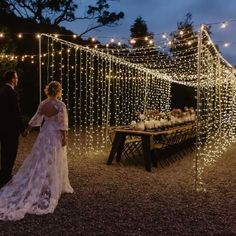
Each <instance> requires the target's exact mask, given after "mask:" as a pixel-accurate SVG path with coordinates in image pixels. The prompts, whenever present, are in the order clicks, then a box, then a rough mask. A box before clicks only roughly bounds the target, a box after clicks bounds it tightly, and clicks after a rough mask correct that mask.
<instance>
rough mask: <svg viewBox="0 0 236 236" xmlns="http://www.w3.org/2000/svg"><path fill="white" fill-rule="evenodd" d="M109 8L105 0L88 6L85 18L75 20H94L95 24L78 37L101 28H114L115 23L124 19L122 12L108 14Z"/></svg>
mask: <svg viewBox="0 0 236 236" xmlns="http://www.w3.org/2000/svg"><path fill="white" fill-rule="evenodd" d="M109 7H110V5H109V4H108V3H107V0H97V2H96V6H91V5H89V6H88V10H87V13H86V16H84V17H78V18H77V19H80V20H83V19H89V20H95V21H96V23H95V24H93V25H91V26H90V27H88V28H87V29H86V30H85V31H84V32H83V33H81V34H80V36H82V35H84V34H86V33H88V32H89V31H91V30H94V29H98V28H101V27H103V26H116V25H117V22H118V21H119V20H121V19H123V18H124V13H123V12H119V13H116V12H109V11H108V9H109Z"/></svg>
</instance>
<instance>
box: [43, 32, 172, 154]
mask: <svg viewBox="0 0 236 236" xmlns="http://www.w3.org/2000/svg"><path fill="white" fill-rule="evenodd" d="M40 50H41V52H40V55H41V57H40V71H41V76H40V77H41V88H44V87H45V85H46V84H47V83H48V82H50V81H51V80H58V81H60V82H61V83H62V85H63V101H65V103H66V105H67V107H68V113H69V118H70V120H69V123H70V126H71V127H73V129H74V131H75V132H74V148H75V150H77V151H81V152H85V153H86V152H90V151H94V150H101V148H102V147H104V146H106V144H107V143H108V142H110V140H109V135H108V129H109V127H110V126H111V125H112V126H113V125H115V126H119V125H127V124H129V123H130V122H131V120H132V119H134V118H135V114H136V113H137V112H145V111H146V110H147V109H148V110H150V109H152V110H154V109H155V110H157V109H159V110H160V111H168V110H169V109H170V84H171V82H170V77H169V76H168V75H166V74H163V73H159V72H157V71H152V70H150V69H148V68H145V67H142V66H140V65H139V66H138V65H135V64H133V63H130V62H128V61H126V60H124V59H122V58H118V57H115V56H114V55H111V54H109V53H107V52H102V51H100V50H96V49H90V48H86V47H82V46H79V45H76V44H73V43H70V42H67V41H64V40H61V39H59V38H57V37H53V36H50V35H44V34H42V35H41V37H40ZM41 95H42V96H43V93H42V91H41Z"/></svg>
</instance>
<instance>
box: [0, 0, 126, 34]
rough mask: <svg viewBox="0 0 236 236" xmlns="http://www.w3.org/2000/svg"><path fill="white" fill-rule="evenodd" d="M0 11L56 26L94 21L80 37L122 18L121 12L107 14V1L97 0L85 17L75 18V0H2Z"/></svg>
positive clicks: (112, 24) (111, 24)
mask: <svg viewBox="0 0 236 236" xmlns="http://www.w3.org/2000/svg"><path fill="white" fill-rule="evenodd" d="M0 6H1V11H3V12H5V13H11V14H13V15H15V16H18V17H20V18H23V19H31V20H32V21H33V22H35V23H38V24H48V25H54V26H57V25H59V24H61V23H62V22H72V21H75V20H84V19H86V20H88V19H89V20H96V23H97V24H96V25H92V26H90V27H88V29H87V30H86V31H85V32H82V33H81V35H83V34H85V33H87V32H89V31H91V30H94V29H96V28H100V27H103V26H114V25H116V23H117V21H119V20H120V19H122V18H123V17H124V13H123V12H119V13H116V12H109V11H108V9H109V7H110V6H109V4H108V3H107V0H97V2H96V5H95V6H91V5H89V6H88V9H87V15H85V16H83V17H79V16H77V15H76V14H77V12H76V10H77V9H78V5H77V4H75V0H53V1H52V0H2V2H1V3H0Z"/></svg>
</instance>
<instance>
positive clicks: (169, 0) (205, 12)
mask: <svg viewBox="0 0 236 236" xmlns="http://www.w3.org/2000/svg"><path fill="white" fill-rule="evenodd" d="M76 2H77V4H78V5H79V8H78V9H79V10H78V14H80V16H81V15H83V14H84V12H85V6H86V5H89V4H91V5H94V4H95V3H96V0H93V1H92V0H86V1H85V0H77V1H76ZM109 4H110V6H111V7H110V10H115V11H123V12H124V13H125V18H124V19H123V20H121V21H120V22H119V25H118V26H116V27H114V28H112V27H104V28H101V29H99V30H95V31H91V32H89V33H88V34H87V35H85V36H83V37H84V38H87V37H96V38H97V39H98V40H99V41H101V42H102V43H106V42H109V40H110V38H112V37H113V38H115V39H117V40H118V41H122V42H123V43H127V42H128V38H129V36H130V26H131V25H132V24H133V23H134V21H135V19H136V18H137V17H139V16H141V17H142V18H143V20H144V21H145V22H146V24H147V26H148V29H149V31H150V32H153V33H154V35H155V39H156V40H157V41H158V37H160V34H161V33H164V32H166V33H170V32H171V31H174V30H176V28H177V22H179V21H182V20H184V17H185V15H186V14H187V13H188V12H191V13H192V16H193V22H194V26H195V29H196V30H197V29H199V25H200V24H208V23H216V22H224V21H227V20H228V21H229V20H236V0H113V1H109ZM91 23H92V22H91V21H90V22H88V21H87V22H86V21H75V22H72V23H65V24H64V26H65V27H67V28H68V29H71V30H72V31H73V32H75V33H77V34H80V33H81V32H83V31H84V30H85V29H86V27H87V26H88V24H91ZM212 33H213V35H212V37H213V40H214V42H216V44H218V46H219V48H220V50H221V52H222V55H223V57H224V58H225V59H226V60H228V61H229V62H230V63H231V64H233V65H236V53H235V52H236V37H235V36H236V21H233V22H229V24H228V26H227V27H226V28H224V29H222V28H220V24H214V25H212ZM225 42H227V43H229V47H224V46H223V45H224V43H225Z"/></svg>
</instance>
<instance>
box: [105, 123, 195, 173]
mask: <svg viewBox="0 0 236 236" xmlns="http://www.w3.org/2000/svg"><path fill="white" fill-rule="evenodd" d="M193 126H194V124H192V123H191V124H187V125H181V126H179V127H171V128H168V129H166V130H160V131H155V130H145V131H139V130H134V129H130V128H129V127H127V126H123V127H117V128H115V129H114V131H115V138H114V140H113V142H112V148H111V151H110V154H109V157H108V160H107V165H111V164H112V161H113V159H114V158H115V155H116V161H117V162H119V161H120V160H121V154H122V151H123V148H124V144H125V140H126V137H127V136H128V135H132V136H139V137H141V141H142V149H143V156H144V161H145V169H146V171H149V172H150V171H151V165H152V157H151V141H152V139H153V136H161V135H168V134H171V133H173V132H176V131H181V130H184V129H191V128H192V127H193Z"/></svg>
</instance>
